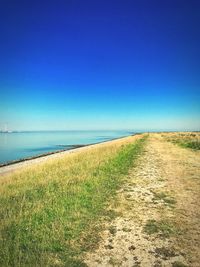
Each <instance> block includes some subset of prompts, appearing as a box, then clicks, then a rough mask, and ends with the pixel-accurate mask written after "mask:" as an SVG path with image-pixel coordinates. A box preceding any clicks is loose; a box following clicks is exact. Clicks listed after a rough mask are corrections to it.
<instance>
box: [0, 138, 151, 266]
mask: <svg viewBox="0 0 200 267" xmlns="http://www.w3.org/2000/svg"><path fill="white" fill-rule="evenodd" d="M145 139H146V137H145V136H142V135H141V136H140V137H137V138H136V137H128V138H125V139H121V140H118V141H115V142H111V143H109V144H104V145H102V146H99V147H97V148H96V149H88V150H86V151H85V152H79V153H75V154H74V155H71V156H65V157H63V158H60V159H56V160H55V159H54V160H51V161H49V162H48V163H43V164H39V165H38V166H35V167H34V166H33V167H30V168H28V169H26V170H22V171H18V172H16V173H14V174H10V175H7V176H2V177H1V181H0V183H1V189H0V195H1V197H0V201H1V211H0V216H1V225H0V229H1V247H0V251H1V252H0V253H1V255H0V265H1V266H15V267H16V266H84V264H83V263H82V261H81V255H82V253H83V252H84V251H85V250H88V249H89V248H91V247H92V246H94V245H95V243H96V242H97V240H98V231H99V230H100V229H99V225H100V224H99V223H97V222H99V220H111V219H112V218H114V217H115V214H114V213H113V212H109V210H108V209H106V207H108V203H109V201H110V200H111V199H112V198H114V197H115V193H116V190H117V189H118V188H119V186H120V185H121V184H122V183H123V180H124V178H125V176H126V174H127V173H128V170H129V168H130V167H131V166H132V165H133V163H134V161H135V159H136V158H137V157H138V155H139V154H140V153H141V151H142V148H143V144H144V142H145Z"/></svg>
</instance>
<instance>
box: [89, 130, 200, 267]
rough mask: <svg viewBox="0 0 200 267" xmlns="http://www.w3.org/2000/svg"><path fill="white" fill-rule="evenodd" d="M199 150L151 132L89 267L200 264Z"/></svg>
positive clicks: (114, 206)
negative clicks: (117, 215) (184, 146)
mask: <svg viewBox="0 0 200 267" xmlns="http://www.w3.org/2000/svg"><path fill="white" fill-rule="evenodd" d="M199 199H200V153H199V151H192V150H190V149H185V148H181V147H179V146H177V145H174V144H172V143H170V142H167V141H166V140H165V138H164V137H162V135H161V134H150V135H149V139H148V141H147V145H146V148H145V152H144V154H143V155H142V156H141V158H140V159H139V160H138V162H137V166H136V167H134V168H133V169H132V170H131V171H130V173H129V175H128V177H127V181H126V183H125V184H124V186H123V188H121V189H120V190H119V191H118V197H117V202H115V203H113V204H112V206H111V207H110V208H111V209H113V210H114V211H116V212H119V214H122V215H121V216H119V217H117V218H116V219H114V220H113V221H112V222H111V223H107V225H105V230H104V231H103V232H102V235H101V242H100V243H99V246H98V248H97V249H96V250H95V251H91V252H88V253H86V254H85V260H84V261H85V263H86V264H87V265H88V266H91V267H92V266H132V267H133V266H135V267H136V266H141V267H149V266H153V267H159V266H163V267H165V266H166V267H167V266H174V267H176V266H177V267H178V266H179V267H181V266H182V267H184V266H194V267H197V266H200V265H199V263H200V253H199V251H200V230H199V229H200V208H199V204H200V203H199Z"/></svg>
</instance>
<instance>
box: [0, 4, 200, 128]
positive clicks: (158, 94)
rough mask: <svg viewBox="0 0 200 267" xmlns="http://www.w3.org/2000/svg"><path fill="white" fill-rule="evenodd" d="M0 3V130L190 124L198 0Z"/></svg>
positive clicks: (196, 117) (198, 64) (198, 61)
mask: <svg viewBox="0 0 200 267" xmlns="http://www.w3.org/2000/svg"><path fill="white" fill-rule="evenodd" d="M0 7H1V8H0V29H1V37H0V41H1V42H0V47H1V49H0V59H1V64H0V130H1V129H2V130H4V127H5V125H7V127H8V129H9V130H19V131H20V130H21V131H22V130H29V131H32V130H101V129H102V130H118V129H128V130H131V131H146V130H149V131H151V130H152V131H153V130H155V131H156V130H180V131H181V130H200V104H199V103H200V49H199V47H200V27H199V25H200V16H199V14H200V2H199V1H195V0H191V1H181V0H173V1H172V0H169V1H158V0H157V1H153V0H152V1H147V0H146V1H145V0H143V1H131V0H127V1H118V0H116V1H114V0H113V1H111V0H110V1H109V0H107V1H104V0H103V1H88V0H85V1H81V0H73V1H69V0H68V1H63V0H60V1H55V0H54V1H52V0H49V1H40V0H36V1H32V0H30V1H22V0H19V1H14V0H11V1H2V2H1V4H0Z"/></svg>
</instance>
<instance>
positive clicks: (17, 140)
mask: <svg viewBox="0 0 200 267" xmlns="http://www.w3.org/2000/svg"><path fill="white" fill-rule="evenodd" d="M131 133H132V132H130V131H50V132H47V131H45V132H11V133H3V132H1V133H0V164H3V163H7V162H10V161H13V160H20V159H24V158H30V157H35V156H39V155H42V154H46V153H49V152H54V151H59V150H64V149H72V148H73V147H74V146H76V145H88V144H94V143H100V142H103V141H108V140H112V139H115V138H119V137H123V136H128V135H130V134H131Z"/></svg>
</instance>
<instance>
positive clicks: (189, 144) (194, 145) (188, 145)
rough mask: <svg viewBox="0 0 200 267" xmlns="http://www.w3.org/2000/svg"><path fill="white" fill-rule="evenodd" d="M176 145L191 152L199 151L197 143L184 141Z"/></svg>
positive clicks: (199, 146)
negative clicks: (189, 149)
mask: <svg viewBox="0 0 200 267" xmlns="http://www.w3.org/2000/svg"><path fill="white" fill-rule="evenodd" d="M178 144H179V145H180V146H182V147H185V148H191V149H193V150H200V142H199V141H185V142H179V143H178Z"/></svg>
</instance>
